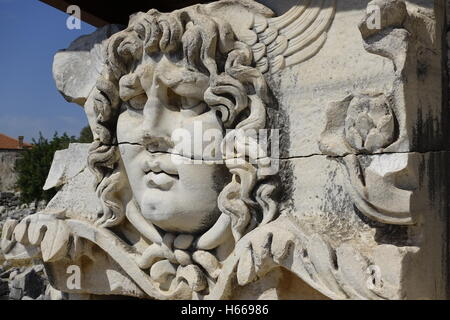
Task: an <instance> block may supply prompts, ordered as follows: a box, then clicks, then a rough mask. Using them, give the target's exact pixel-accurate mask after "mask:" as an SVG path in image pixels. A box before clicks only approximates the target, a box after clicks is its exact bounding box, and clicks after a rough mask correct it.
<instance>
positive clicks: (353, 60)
mask: <svg viewBox="0 0 450 320" xmlns="http://www.w3.org/2000/svg"><path fill="white" fill-rule="evenodd" d="M263 2H264V4H266V5H268V6H269V7H271V6H272V5H273V7H274V9H276V11H277V14H279V15H280V16H278V17H277V16H275V15H274V13H273V12H272V11H271V10H270V9H268V7H266V6H263V5H261V4H260V3H257V2H255V1H250V0H248V1H233V0H224V1H220V2H213V3H210V4H207V5H198V6H194V7H189V8H185V9H182V10H180V11H176V12H174V13H158V12H156V11H149V12H148V13H138V14H136V15H134V16H133V17H132V18H131V20H130V24H129V27H128V28H127V29H125V30H123V31H121V32H118V33H116V34H114V35H112V36H111V37H110V39H109V40H107V41H105V42H104V44H103V45H101V46H94V49H93V50H91V51H90V53H88V52H87V51H85V52H83V51H81V52H78V51H73V52H71V53H70V55H69V56H67V55H65V56H64V57H63V56H61V54H59V55H57V57H56V59H55V78H56V82H57V85H58V88H59V89H60V90H61V91H62V92H63V94H64V95H65V96H66V97H67V98H68V100H69V101H74V102H77V103H78V104H80V105H82V106H83V107H84V109H85V111H86V114H87V117H88V119H89V124H90V126H91V128H92V130H93V132H94V138H95V141H94V143H93V144H92V145H91V146H90V149H89V153H88V147H87V146H83V145H72V146H70V148H69V149H68V150H65V151H62V152H60V153H58V154H57V155H56V156H55V161H54V164H53V166H52V170H51V173H50V175H49V179H48V181H47V186H46V187H54V186H62V188H61V190H60V191H59V192H58V194H57V195H56V197H55V198H54V199H53V200H52V201H51V202H50V203H49V205H48V206H47V208H46V209H45V210H44V211H43V212H40V213H38V214H34V215H31V216H29V217H27V218H25V219H23V220H22V221H20V222H17V221H7V222H6V223H5V226H4V228H3V233H2V243H1V246H2V250H3V251H4V252H5V258H6V259H8V260H11V261H14V260H18V261H23V260H25V259H27V258H41V259H42V260H43V261H44V263H45V266H46V269H48V270H50V271H51V272H49V273H50V275H49V280H50V283H51V284H52V286H53V287H54V288H55V289H57V290H60V291H61V292H64V294H61V297H60V298H62V295H65V296H68V297H69V298H73V299H76V298H78V299H81V298H91V299H95V297H96V295H103V296H105V295H106V296H107V295H123V296H132V297H137V298H151V299H161V300H170V299H200V300H203V299H374V300H378V299H442V298H447V297H448V292H447V284H448V264H447V259H448V257H447V255H448V252H447V251H448V250H447V249H448V246H447V243H448V238H447V227H448V220H447V219H448V218H447V215H448V201H449V199H450V195H449V191H450V188H449V187H448V181H449V177H450V168H449V163H450V161H449V157H450V148H448V143H449V141H448V136H445V135H444V134H445V132H448V128H447V127H448V119H447V118H445V115H448V112H447V111H446V109H445V108H448V105H446V103H445V102H444V99H445V95H443V94H442V92H443V91H442V83H443V81H442V79H443V75H444V72H443V69H442V63H443V57H444V56H445V54H444V53H443V52H442V43H441V38H443V32H444V31H445V27H446V26H445V25H444V24H443V22H444V19H443V13H442V12H440V11H439V10H438V8H439V4H438V3H436V4H433V5H431V4H430V2H426V1H419V0H418V1H400V0H374V1H371V2H369V1H359V0H349V1H333V0H317V1H310V2H309V1H305V2H300V4H298V5H296V6H291V5H288V2H283V4H280V2H276V3H275V2H273V1H270V0H265V1H263ZM438 2H439V1H438ZM237 18H239V19H238V20H237ZM236 21H239V22H238V23H237V22H236ZM104 32H105V30H100V31H98V33H103V34H104ZM98 33H97V34H95V35H94V36H93V38H94V41H93V40H91V38H92V37H91V38H81V39H79V40H77V43H76V46H84V45H83V44H82V42H85V43H86V46H88V47H89V50H90V48H92V43H93V42H98V41H97V40H96V39H98V38H99V37H98ZM100 38H101V37H100ZM72 46H75V44H73V45H72ZM102 46H103V48H106V47H107V48H108V50H107V51H103V52H102V53H99V52H101V51H102V49H101V47H102ZM86 55H88V58H86ZM91 55H93V56H94V58H92V57H91ZM79 65H81V67H80V68H78V67H77V66H79ZM99 66H102V69H101V70H100V69H98V68H97V67H99ZM74 68H78V69H79V70H82V72H78V71H76V72H75V71H74ZM86 70H87V71H86ZM80 84H81V85H80ZM267 129H278V130H279V131H275V130H272V131H271V132H269V134H268V135H267V136H270V139H268V138H265V137H264V135H261V132H263V133H264V134H267V132H266V131H262V130H267ZM446 130H447V131H446ZM255 133H259V134H260V135H259V136H257V135H256V134H255ZM186 137H187V138H186ZM209 138H211V139H209ZM213 138H216V141H214V143H210V142H212V141H213ZM268 140H270V141H268ZM268 146H270V149H269V148H268ZM277 147H279V150H277ZM206 151H208V152H206ZM74 266H75V269H73V268H74ZM68 270H70V272H68ZM77 270H78V271H77ZM77 272H78V273H77ZM72 273H73V277H74V278H71V280H73V281H72V284H70V283H71V282H70V281H69V282H68V278H69V276H70V274H72ZM11 274H12V273H11ZM11 274H10V277H12V278H14V279H15V277H16V276H17V275H14V274H13V275H12V276H11ZM77 274H78V278H77ZM14 281H15V280H14ZM79 283H82V284H83V285H79ZM48 291H49V292H50V290H48ZM13 295H14V296H16V295H19V293H18V292H16V291H15V292H13ZM20 295H21V297H24V296H25V297H28V296H29V295H28V294H22V293H20ZM47 296H48V294H47ZM53 296H54V297H55V298H56V295H53Z"/></svg>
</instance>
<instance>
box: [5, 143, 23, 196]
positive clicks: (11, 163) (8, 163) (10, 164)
mask: <svg viewBox="0 0 450 320" xmlns="http://www.w3.org/2000/svg"><path fill="white" fill-rule="evenodd" d="M19 156H20V154H19V152H16V151H3V150H0V191H3V192H4V191H14V190H15V187H16V182H17V173H16V171H15V164H16V161H17V160H18V159H19Z"/></svg>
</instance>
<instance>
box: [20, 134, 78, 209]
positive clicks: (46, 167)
mask: <svg viewBox="0 0 450 320" xmlns="http://www.w3.org/2000/svg"><path fill="white" fill-rule="evenodd" d="M76 141H77V139H76V138H75V137H73V136H72V137H69V136H68V135H67V134H66V133H64V134H63V135H62V136H58V133H57V132H55V134H54V135H53V138H52V140H51V141H49V140H47V139H46V138H44V137H43V136H42V134H41V133H39V139H38V140H37V141H36V140H35V139H33V141H32V144H33V146H32V147H31V148H30V149H27V150H26V151H24V153H23V154H22V157H21V158H20V159H19V161H18V162H17V166H16V171H17V174H18V180H17V187H18V188H19V190H20V191H21V197H22V199H21V200H22V201H23V202H25V203H30V202H33V201H39V200H46V201H49V200H50V199H51V198H53V196H54V195H55V194H56V192H57V190H55V189H50V190H47V191H44V190H43V189H42V188H43V187H44V184H45V180H46V179H47V176H48V173H49V171H50V166H51V164H52V161H53V155H54V154H55V152H56V151H57V150H61V149H66V148H67V147H68V146H69V144H70V143H72V142H76Z"/></svg>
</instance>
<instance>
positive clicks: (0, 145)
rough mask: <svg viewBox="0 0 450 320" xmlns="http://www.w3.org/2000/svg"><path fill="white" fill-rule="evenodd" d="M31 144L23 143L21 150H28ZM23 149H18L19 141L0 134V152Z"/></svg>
mask: <svg viewBox="0 0 450 320" xmlns="http://www.w3.org/2000/svg"><path fill="white" fill-rule="evenodd" d="M30 147H31V144H29V143H26V142H24V143H23V148H30ZM23 148H19V140H17V139H14V138H11V137H9V136H7V135H5V134H2V133H0V150H2V149H3V150H4V149H7V150H20V149H23Z"/></svg>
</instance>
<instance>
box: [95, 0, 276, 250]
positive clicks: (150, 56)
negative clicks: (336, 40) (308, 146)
mask: <svg viewBox="0 0 450 320" xmlns="http://www.w3.org/2000/svg"><path fill="white" fill-rule="evenodd" d="M107 50H108V51H107V61H106V66H105V68H104V70H103V72H102V75H101V77H100V78H99V79H98V81H97V85H96V87H97V89H98V91H97V93H96V96H95V97H94V101H95V103H94V111H95V113H96V122H97V123H96V130H95V131H96V136H97V138H96V140H95V141H94V143H93V145H92V147H91V152H90V156H89V159H88V160H89V165H90V167H91V169H92V170H93V171H94V172H95V174H96V176H97V179H98V180H97V181H98V186H97V193H98V195H99V197H100V198H101V200H102V203H103V209H104V212H103V215H102V216H101V217H100V219H99V220H98V222H97V223H98V224H99V225H102V226H104V227H112V226H115V225H118V224H120V223H121V222H122V221H123V219H124V218H125V215H126V216H127V218H128V220H129V221H130V222H131V223H132V224H133V225H134V226H135V228H136V229H137V230H138V231H139V232H140V233H141V234H142V235H144V236H145V237H146V238H148V239H149V240H151V242H153V243H155V244H161V243H162V239H163V238H164V236H167V234H175V235H176V234H187V235H195V237H196V241H195V243H193V244H192V246H194V247H193V249H194V250H195V249H202V250H211V249H214V248H216V247H217V246H219V245H220V244H222V243H223V242H224V241H226V240H227V239H228V238H230V237H229V236H231V235H232V236H233V237H234V240H235V241H237V240H239V239H240V238H241V237H242V236H243V234H245V233H246V232H248V231H249V230H251V229H252V228H254V227H255V226H256V225H258V224H261V223H263V224H264V223H267V222H269V221H271V220H272V219H273V218H274V216H275V213H276V204H275V202H274V201H273V200H272V199H271V194H272V193H273V191H274V189H275V187H274V186H273V185H272V184H270V183H268V182H267V179H268V177H267V176H265V175H263V174H261V171H259V170H258V168H259V167H262V166H267V165H268V160H267V158H266V159H263V160H257V159H252V156H251V155H250V149H251V148H252V145H253V146H254V145H257V143H256V141H255V140H254V137H250V136H246V134H247V132H249V131H252V132H255V131H256V130H259V129H263V128H265V126H266V104H267V101H268V98H267V85H266V82H265V79H264V77H263V75H262V73H261V72H260V71H259V70H257V69H256V68H255V67H253V66H252V63H253V62H254V60H253V53H252V50H251V48H250V46H248V45H247V44H245V43H243V42H241V41H238V40H237V39H236V37H235V35H234V33H233V31H232V29H231V27H230V25H229V24H228V23H226V22H224V21H223V20H220V19H216V18H214V17H211V16H210V15H208V13H207V12H204V11H203V7H202V6H194V7H191V8H188V9H186V10H180V11H176V12H173V13H159V12H157V11H155V10H151V11H149V12H148V13H139V14H137V15H136V16H134V17H133V18H132V19H131V21H130V24H129V26H128V28H127V29H125V30H124V31H122V32H120V33H117V34H115V35H114V36H113V37H112V38H111V39H110V40H109V45H108V49H107ZM199 124H200V126H198V125H199ZM199 127H201V130H202V131H201V132H200V137H203V133H204V132H205V131H206V130H216V131H217V130H220V132H221V133H223V136H224V138H223V140H222V145H221V148H222V149H227V150H225V152H224V157H223V159H222V160H224V161H223V162H222V163H223V164H217V163H215V164H211V163H208V161H205V162H203V163H192V162H191V161H190V160H197V159H202V155H201V154H197V153H196V151H195V148H193V149H194V150H191V149H192V148H183V150H182V151H181V152H178V150H175V145H176V144H177V142H176V141H174V138H173V136H174V135H173V133H174V131H176V130H178V129H180V128H182V129H184V130H185V132H190V133H192V135H191V136H192V137H193V139H195V138H196V135H197V136H198V132H194V131H195V130H198V128H199ZM227 129H231V130H227ZM200 139H201V138H200ZM194 143H198V142H196V141H194ZM201 143H203V142H201ZM239 144H245V145H239ZM225 145H226V147H225ZM230 145H231V147H230ZM249 145H250V146H249ZM259 156H260V154H259ZM177 158H180V159H182V160H184V161H176V159H177ZM203 160H204V159H203ZM126 178H127V179H126ZM124 180H127V182H128V183H125V182H124ZM123 185H127V187H128V188H129V189H131V194H132V195H131V194H130V196H129V199H127V200H124V198H123V194H125V193H124V192H123V191H122V192H118V190H119V189H120V188H123ZM119 194H120V195H122V196H119ZM126 203H128V204H126Z"/></svg>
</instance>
